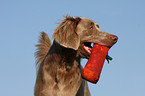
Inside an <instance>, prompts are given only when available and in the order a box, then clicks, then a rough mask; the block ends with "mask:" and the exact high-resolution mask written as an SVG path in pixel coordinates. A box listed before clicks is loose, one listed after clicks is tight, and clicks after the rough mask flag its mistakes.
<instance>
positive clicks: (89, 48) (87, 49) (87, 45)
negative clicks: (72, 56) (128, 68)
mask: <svg viewBox="0 0 145 96" xmlns="http://www.w3.org/2000/svg"><path fill="white" fill-rule="evenodd" d="M95 44H98V43H91V42H84V43H83V44H82V48H83V49H84V51H85V52H86V53H87V54H88V55H87V57H88V58H89V56H90V55H91V52H92V48H93V45H95ZM99 45H103V46H106V47H108V48H111V46H107V45H105V44H99ZM106 60H107V61H108V63H109V60H112V57H110V56H109V55H108V54H107V55H106Z"/></svg>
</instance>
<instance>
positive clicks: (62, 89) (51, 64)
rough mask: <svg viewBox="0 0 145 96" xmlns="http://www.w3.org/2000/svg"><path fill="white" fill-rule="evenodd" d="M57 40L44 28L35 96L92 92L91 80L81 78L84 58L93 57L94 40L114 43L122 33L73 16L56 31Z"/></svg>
mask: <svg viewBox="0 0 145 96" xmlns="http://www.w3.org/2000/svg"><path fill="white" fill-rule="evenodd" d="M53 38H54V41H53V44H52V45H51V42H50V39H49V37H48V36H47V34H45V33H44V32H42V33H41V37H40V40H39V42H40V44H38V45H37V47H38V50H37V52H36V57H37V66H38V72H37V80H36V84H35V96H90V92H89V89H88V85H87V82H86V81H85V80H83V79H82V78H81V72H82V67H81V65H80V60H81V58H87V59H88V58H89V56H90V54H91V48H92V47H91V43H97V44H100V45H104V46H107V47H112V46H113V45H114V44H115V43H116V42H117V39H118V37H117V36H115V35H112V34H109V33H106V32H103V31H101V30H100V29H99V25H98V24H96V23H95V22H94V21H92V20H90V19H88V18H84V17H70V16H66V18H65V19H64V20H63V21H62V22H61V24H60V26H58V27H57V28H56V29H55V31H54V33H53Z"/></svg>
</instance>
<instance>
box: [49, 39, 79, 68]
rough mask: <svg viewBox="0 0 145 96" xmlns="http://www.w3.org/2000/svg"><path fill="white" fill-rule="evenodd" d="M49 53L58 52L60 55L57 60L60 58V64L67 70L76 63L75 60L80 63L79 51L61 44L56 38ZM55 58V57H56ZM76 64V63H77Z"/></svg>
mask: <svg viewBox="0 0 145 96" xmlns="http://www.w3.org/2000/svg"><path fill="white" fill-rule="evenodd" d="M50 50H51V51H49V53H48V54H54V55H55V54H56V55H57V56H58V58H57V60H58V59H59V64H60V66H65V67H66V70H69V69H71V67H72V66H76V65H74V62H77V63H78V64H80V58H77V51H76V50H74V49H71V48H66V47H63V46H61V45H60V44H59V43H57V42H56V41H55V40H54V42H53V44H52V46H51V48H50ZM54 58H55V57H54ZM75 64H76V63H75Z"/></svg>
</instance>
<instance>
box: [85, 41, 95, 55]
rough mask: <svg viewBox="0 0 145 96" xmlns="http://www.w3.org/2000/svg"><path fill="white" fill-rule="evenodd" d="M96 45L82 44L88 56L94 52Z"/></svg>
mask: <svg viewBox="0 0 145 96" xmlns="http://www.w3.org/2000/svg"><path fill="white" fill-rule="evenodd" d="M94 44H95V43H91V42H84V43H83V44H82V47H83V49H84V50H85V51H86V52H87V53H88V55H90V54H91V51H92V48H93V45H94Z"/></svg>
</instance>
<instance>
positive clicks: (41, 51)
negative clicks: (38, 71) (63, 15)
mask: <svg viewBox="0 0 145 96" xmlns="http://www.w3.org/2000/svg"><path fill="white" fill-rule="evenodd" d="M38 42H39V44H37V45H36V47H37V51H36V52H35V57H36V66H37V67H39V65H40V64H41V63H42V61H43V60H44V58H45V57H46V55H47V53H48V51H49V48H50V47H51V41H50V39H49V37H48V35H47V34H46V33H45V32H41V34H40V37H39V41H38Z"/></svg>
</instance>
